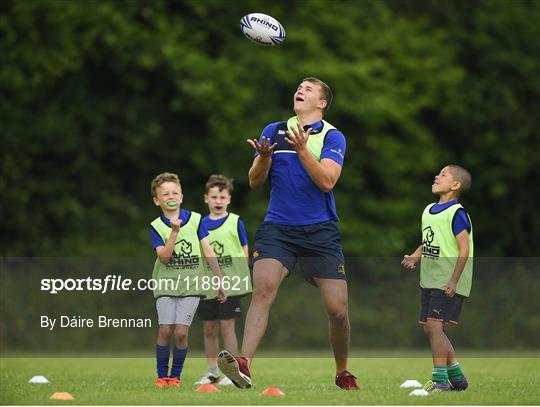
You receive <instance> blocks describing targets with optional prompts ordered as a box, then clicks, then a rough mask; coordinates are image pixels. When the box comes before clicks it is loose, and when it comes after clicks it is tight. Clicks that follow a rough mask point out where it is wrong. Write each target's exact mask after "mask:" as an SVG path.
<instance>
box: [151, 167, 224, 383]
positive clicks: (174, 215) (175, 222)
mask: <svg viewBox="0 0 540 407" xmlns="http://www.w3.org/2000/svg"><path fill="white" fill-rule="evenodd" d="M151 192H152V197H153V200H154V203H155V205H156V206H159V207H160V208H161V210H162V211H163V214H162V215H161V216H160V217H158V218H156V219H154V221H153V222H152V223H151V225H150V230H151V233H152V246H153V248H154V250H155V251H156V254H157V259H156V262H155V265H154V271H153V274H152V281H153V283H155V287H156V288H155V289H154V297H155V298H156V308H157V313H158V323H159V331H158V337H157V344H156V365H157V376H158V377H157V380H156V386H158V387H165V386H178V385H179V384H180V376H181V374H182V368H183V366H184V361H185V359H186V354H187V345H188V331H189V327H190V326H191V322H192V320H193V316H194V315H195V311H196V310H197V306H198V305H199V300H200V298H201V297H204V296H205V295H204V291H203V288H202V287H203V277H204V276H205V275H206V262H208V264H209V265H210V268H211V269H212V272H213V273H214V275H215V276H216V277H217V279H216V278H214V282H215V283H216V284H215V285H216V298H217V299H218V301H221V302H224V301H225V300H226V299H227V295H226V294H225V292H224V291H223V288H221V282H222V280H221V279H222V274H221V271H220V268H219V264H218V261H217V258H216V254H215V253H214V251H213V249H212V247H211V246H210V243H209V242H208V237H207V236H208V230H207V229H206V228H205V227H204V226H203V225H202V224H201V215H200V214H198V213H196V212H191V211H188V210H187V209H183V208H182V209H181V208H180V206H181V204H182V199H183V195H182V189H181V186H180V180H179V178H178V176H177V175H176V174H172V173H168V172H165V173H162V174H159V175H158V176H157V177H156V178H154V180H153V181H152V185H151ZM204 258H206V261H205V260H204ZM173 333H174V336H175V338H176V340H175V347H174V349H173V362H172V367H171V371H170V374H169V353H170V348H169V342H170V339H171V336H172V335H173Z"/></svg>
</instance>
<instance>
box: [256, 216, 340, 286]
mask: <svg viewBox="0 0 540 407" xmlns="http://www.w3.org/2000/svg"><path fill="white" fill-rule="evenodd" d="M261 259H275V260H279V261H280V262H281V264H283V266H284V267H285V268H286V269H287V270H288V271H289V275H290V274H291V272H292V271H293V269H294V267H295V265H296V264H297V263H298V264H299V266H300V270H301V272H302V277H303V278H304V279H305V280H306V281H307V282H308V283H310V284H313V285H314V286H317V284H316V283H315V280H314V279H313V278H314V277H317V278H328V279H335V280H347V277H346V276H345V259H344V257H343V251H342V250H341V232H340V231H339V228H338V226H337V222H335V221H328V222H323V223H317V224H314V225H307V226H286V225H278V224H275V223H271V222H264V223H263V224H262V225H261V226H259V228H258V229H257V232H256V233H255V244H254V246H253V260H252V263H255V262H256V261H257V260H261Z"/></svg>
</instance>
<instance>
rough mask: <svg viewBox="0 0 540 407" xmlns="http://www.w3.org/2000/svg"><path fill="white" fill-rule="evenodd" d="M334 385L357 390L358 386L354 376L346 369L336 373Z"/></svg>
mask: <svg viewBox="0 0 540 407" xmlns="http://www.w3.org/2000/svg"><path fill="white" fill-rule="evenodd" d="M336 386H337V387H339V388H340V389H343V390H359V389H360V387H359V386H358V383H356V377H355V376H353V375H352V374H351V373H349V372H348V371H347V370H345V371H343V372H341V373H340V374H338V375H336Z"/></svg>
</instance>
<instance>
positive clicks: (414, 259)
mask: <svg viewBox="0 0 540 407" xmlns="http://www.w3.org/2000/svg"><path fill="white" fill-rule="evenodd" d="M421 258H422V245H420V246H418V248H417V249H416V250H415V251H414V253H413V254H411V255H410V256H409V255H405V256H403V260H402V261H401V265H402V266H403V267H405V268H406V269H414V268H416V263H418V262H419V261H420V259H421Z"/></svg>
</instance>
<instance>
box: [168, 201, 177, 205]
mask: <svg viewBox="0 0 540 407" xmlns="http://www.w3.org/2000/svg"><path fill="white" fill-rule="evenodd" d="M167 206H176V201H169V202H167Z"/></svg>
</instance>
